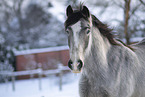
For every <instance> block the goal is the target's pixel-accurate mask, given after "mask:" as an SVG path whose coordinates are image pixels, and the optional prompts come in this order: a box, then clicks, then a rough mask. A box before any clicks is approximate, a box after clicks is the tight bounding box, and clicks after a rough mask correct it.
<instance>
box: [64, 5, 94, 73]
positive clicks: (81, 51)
mask: <svg viewBox="0 0 145 97" xmlns="http://www.w3.org/2000/svg"><path fill="white" fill-rule="evenodd" d="M66 15H67V20H66V22H65V30H66V32H67V34H68V44H69V48H70V60H69V62H68V66H69V68H70V69H71V70H72V72H73V73H79V72H81V70H82V67H83V66H84V57H85V55H86V53H87V49H89V47H90V46H91V45H90V44H91V43H90V40H91V35H90V34H91V33H90V32H91V27H92V21H91V15H90V13H89V10H88V8H87V7H86V6H82V8H80V10H73V9H72V7H71V6H70V5H69V6H68V7H67V9H66Z"/></svg>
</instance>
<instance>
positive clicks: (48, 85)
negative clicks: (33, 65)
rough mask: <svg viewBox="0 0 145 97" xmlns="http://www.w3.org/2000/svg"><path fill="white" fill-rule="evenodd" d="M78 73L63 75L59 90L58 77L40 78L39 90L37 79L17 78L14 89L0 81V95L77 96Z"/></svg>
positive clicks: (0, 96)
mask: <svg viewBox="0 0 145 97" xmlns="http://www.w3.org/2000/svg"><path fill="white" fill-rule="evenodd" d="M78 80H79V75H74V74H72V73H69V74H65V75H63V86H62V91H60V90H59V77H57V76H49V77H46V78H43V79H42V90H41V91H40V90H39V87H38V79H37V78H35V79H27V80H17V81H16V90H15V91H13V90H12V83H11V82H8V83H7V84H5V83H0V97H79V94H78Z"/></svg>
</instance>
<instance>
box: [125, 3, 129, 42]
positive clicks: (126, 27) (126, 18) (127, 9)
mask: <svg viewBox="0 0 145 97" xmlns="http://www.w3.org/2000/svg"><path fill="white" fill-rule="evenodd" d="M124 2H125V7H124V8H125V9H124V20H125V24H124V34H125V39H126V43H127V44H130V41H129V39H130V37H129V35H128V21H129V12H130V3H131V0H124Z"/></svg>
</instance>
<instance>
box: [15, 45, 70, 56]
mask: <svg viewBox="0 0 145 97" xmlns="http://www.w3.org/2000/svg"><path fill="white" fill-rule="evenodd" d="M68 49H69V47H68V46H58V47H48V48H39V49H28V50H21V51H18V50H14V54H15V55H16V56H18V55H26V54H34V53H44V52H52V51H61V50H68Z"/></svg>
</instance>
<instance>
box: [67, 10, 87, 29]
mask: <svg viewBox="0 0 145 97" xmlns="http://www.w3.org/2000/svg"><path fill="white" fill-rule="evenodd" d="M81 18H84V19H85V20H87V18H86V17H85V16H84V15H83V14H82V12H81V11H74V13H73V14H72V15H70V16H68V17H67V20H66V21H65V28H67V27H68V26H70V25H73V24H75V23H77V22H78V21H79V20H80V19H81Z"/></svg>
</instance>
